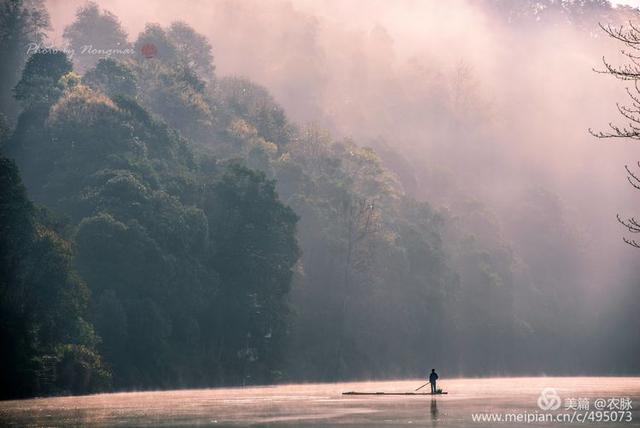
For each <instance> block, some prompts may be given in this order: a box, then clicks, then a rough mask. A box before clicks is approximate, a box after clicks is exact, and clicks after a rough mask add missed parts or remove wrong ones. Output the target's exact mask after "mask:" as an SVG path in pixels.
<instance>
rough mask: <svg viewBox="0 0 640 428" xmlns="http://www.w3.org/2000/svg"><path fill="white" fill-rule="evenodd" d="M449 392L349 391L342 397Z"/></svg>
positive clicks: (439, 393)
mask: <svg viewBox="0 0 640 428" xmlns="http://www.w3.org/2000/svg"><path fill="white" fill-rule="evenodd" d="M444 394H448V392H445V391H443V392H433V393H431V392H357V391H348V392H343V393H342V395H444Z"/></svg>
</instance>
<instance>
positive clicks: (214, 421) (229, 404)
mask: <svg viewBox="0 0 640 428" xmlns="http://www.w3.org/2000/svg"><path fill="white" fill-rule="evenodd" d="M419 382H420V380H415V379H414V380H407V381H387V382H361V383H335V384H301V385H278V386H269V387H246V388H216V389H200V390H178V391H144V392H131V393H115V394H98V395H88V396H83V397H55V398H40V399H32V400H16V401H0V426H2V427H4V426H8V427H21V428H22V427H42V426H56V427H57V426H60V427H62V426H64V427H67V426H71V427H75V426H78V427H80V426H81V427H105V426H136V427H141V426H142V427H156V426H159V425H161V426H252V425H260V426H270V427H272V428H285V427H291V426H309V427H315V428H318V427H332V426H336V425H341V426H342V425H349V426H352V427H354V428H355V427H363V428H364V427H367V428H368V427H371V426H374V425H375V426H379V425H380V424H381V423H382V424H384V425H385V426H406V425H407V421H412V422H413V423H414V424H415V425H414V426H431V427H438V428H463V427H464V428H478V427H479V425H478V423H476V422H474V421H473V420H472V415H473V414H477V413H483V412H492V413H493V412H496V413H506V412H513V411H514V410H513V409H517V411H522V412H536V411H539V407H538V405H537V399H538V398H539V396H540V391H542V390H543V389H544V388H547V387H554V388H556V389H557V390H558V391H560V394H561V395H562V397H589V398H590V399H591V400H593V399H595V398H596V397H602V398H612V397H629V398H630V399H631V400H632V402H633V422H634V423H635V422H636V421H637V420H640V406H636V403H640V378H638V377H636V378H612V377H608V378H595V377H590V378H553V377H541V378H497V379H451V380H448V381H447V390H448V391H449V395H444V396H438V397H426V396H413V397H407V396H382V395H378V396H375V395H374V396H365V397H362V396H343V395H342V392H343V391H396V392H404V391H412V390H414V389H415V386H416V384H419ZM438 401H440V403H438ZM580 426H581V427H582V428H586V427H589V426H593V427H602V426H603V425H602V424H597V423H585V424H582V425H580ZM607 426H609V427H620V428H626V427H628V426H629V423H626V422H617V423H613V422H612V423H611V424H610V425H607ZM501 427H503V428H520V427H521V424H520V425H518V424H503V425H501Z"/></svg>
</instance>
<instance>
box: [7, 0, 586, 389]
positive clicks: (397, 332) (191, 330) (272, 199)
mask: <svg viewBox="0 0 640 428" xmlns="http://www.w3.org/2000/svg"><path fill="white" fill-rule="evenodd" d="M0 14H1V19H2V22H3V23H7V22H11V23H12V25H13V26H14V27H12V28H13V29H12V31H14V32H19V33H20V34H23V35H29V34H33V35H39V36H38V37H42V36H41V34H43V33H44V31H45V30H46V29H47V25H48V21H47V13H46V9H45V8H44V6H43V4H42V3H41V2H26V1H24V2H23V1H20V0H13V1H7V2H4V3H2V9H0ZM34 17H35V18H37V19H35V18H34ZM25 37H28V36H25ZM64 37H65V41H66V42H67V43H68V46H72V47H75V48H76V55H75V56H73V57H70V55H68V54H67V53H65V51H63V50H50V51H39V52H35V53H32V54H29V55H26V52H25V51H24V49H23V46H22V45H21V44H15V43H13V42H12V41H11V40H9V39H8V38H6V37H5V38H3V39H2V41H1V43H2V50H3V52H7V53H11V56H10V57H9V56H8V57H7V58H11V60H10V61H7V62H3V66H2V69H1V70H0V71H1V72H2V73H3V76H2V81H3V84H4V83H5V82H8V81H11V79H13V83H12V86H11V87H12V88H14V89H12V93H13V95H14V99H13V100H9V99H5V97H4V95H5V93H4V92H3V98H2V99H1V101H2V103H3V104H2V108H3V116H2V118H3V123H4V124H5V125H4V126H3V128H4V130H3V132H2V145H1V150H2V155H3V156H4V157H3V158H2V170H1V174H2V194H1V197H2V206H1V209H2V212H1V214H0V218H1V221H2V224H1V227H2V231H3V232H2V234H3V237H5V236H6V237H9V239H4V238H3V242H2V248H1V254H0V256H1V263H2V266H1V271H2V278H0V280H1V283H0V286H1V290H0V293H1V294H0V299H1V302H0V303H1V304H2V315H1V318H0V323H1V324H0V331H1V334H2V337H1V342H2V344H3V349H10V350H11V352H7V353H4V354H3V357H2V360H1V367H0V373H1V376H2V378H1V379H0V382H1V384H2V398H7V397H9V396H10V395H19V396H30V395H40V394H50V393H84V392H89V391H95V390H100V389H108V388H115V389H134V388H135V389H145V388H170V387H171V388H176V387H198V386H214V385H243V384H263V383H270V382H278V381H285V380H286V381H293V380H320V381H328V380H337V379H351V378H371V377H376V378H384V377H401V376H416V375H422V374H423V373H424V371H425V369H426V368H430V367H426V365H425V364H429V365H430V366H431V365H433V366H437V367H439V368H441V370H442V371H445V372H448V373H451V374H466V375H475V374H502V373H531V372H534V373H537V372H538V370H540V367H542V366H544V361H545V358H546V357H545V356H544V354H545V350H546V349H550V348H551V347H553V346H556V345H558V343H559V342H560V341H561V340H562V341H566V340H567V337H570V339H569V340H571V343H570V344H569V345H566V343H565V346H563V348H562V349H560V350H559V351H558V354H557V355H556V356H555V358H556V361H557V365H556V366H555V367H557V368H558V370H560V369H565V370H567V369H568V370H571V369H572V368H570V367H568V366H567V365H566V364H565V363H566V362H567V361H569V359H570V358H571V356H572V354H573V353H574V352H575V350H576V349H578V350H583V349H586V348H584V343H582V339H583V336H579V337H578V336H576V337H575V338H571V336H572V335H573V334H574V333H578V331H579V327H580V326H579V325H577V323H578V321H577V320H575V321H576V324H566V325H565V331H564V332H563V333H562V334H559V333H557V332H554V330H553V329H554V328H555V326H557V325H558V324H559V323H560V322H562V321H561V320H564V319H565V316H564V315H566V312H564V313H563V311H568V312H569V313H571V311H572V310H573V309H572V308H573V306H571V305H572V304H573V305H577V304H579V302H578V303H576V302H575V301H573V303H572V300H573V297H572V296H571V295H570V292H568V291H567V292H566V295H562V291H561V290H560V289H559V287H558V284H559V282H560V281H562V275H563V273H562V272H570V271H571V269H570V268H569V267H570V263H571V261H570V260H568V259H567V260H565V259H563V257H565V254H566V253H565V252H564V250H562V249H560V250H557V251H558V254H557V255H556V256H554V259H555V260H556V262H557V263H558V266H559V267H558V269H553V270H552V271H549V269H548V266H547V265H546V264H545V263H546V260H547V259H546V258H545V260H540V265H536V262H537V260H536V259H535V255H534V254H530V255H528V254H527V249H528V248H532V247H535V248H539V247H540V246H542V247H545V248H547V249H548V250H549V251H554V249H556V248H557V247H556V246H557V245H558V244H559V243H560V242H563V241H564V242H568V243H569V244H567V245H571V244H570V243H571V242H573V241H571V240H572V239H573V235H571V234H572V233H573V232H572V231H571V228H570V227H568V223H567V224H565V223H563V222H564V221H565V220H564V219H563V215H564V214H563V213H562V208H561V207H560V206H559V204H558V203H557V201H556V200H555V197H554V195H552V194H550V193H549V192H545V191H544V190H540V189H538V190H531V191H530V192H529V193H527V195H526V198H524V199H523V201H524V202H523V204H522V206H521V211H520V212H521V214H522V216H523V217H525V216H526V217H527V218H529V217H531V216H532V217H535V218H537V219H538V220H539V221H540V222H541V223H543V225H542V226H540V230H541V231H543V232H541V233H539V234H537V235H536V236H535V240H536V241H535V242H534V241H527V240H528V239H530V240H532V239H533V238H532V237H531V235H528V234H527V235H526V236H523V237H522V239H518V240H517V241H516V243H515V244H513V243H512V242H509V241H507V240H506V239H505V237H504V236H503V235H502V234H503V231H504V228H505V227H507V229H509V227H511V228H512V230H510V233H511V232H513V233H511V234H512V235H513V234H516V233H517V231H518V228H519V227H520V226H521V224H520V221H519V217H518V216H516V217H514V218H513V219H512V222H511V223H508V224H507V225H506V226H505V225H504V224H501V225H500V224H498V221H497V220H496V219H495V217H494V216H493V214H492V213H491V212H489V210H487V209H486V207H485V206H483V205H482V203H478V202H477V201H473V200H467V199H463V200H459V201H457V202H456V203H455V204H451V205H449V207H448V208H447V209H443V208H439V205H437V204H436V203H433V204H432V203H429V200H430V198H432V199H433V200H434V201H437V203H438V204H439V203H440V202H441V201H442V200H443V198H442V197H441V193H440V191H442V189H441V188H438V182H437V180H434V181H433V182H432V183H431V184H430V185H431V186H432V187H431V188H429V189H425V190H421V191H418V190H416V189H413V191H408V190H407V189H410V188H411V179H410V177H411V176H413V177H415V176H416V175H420V174H421V175H422V176H421V178H420V180H421V183H422V185H424V183H428V181H429V180H428V178H424V177H431V176H430V173H429V171H422V172H419V173H418V172H416V171H414V170H412V169H411V167H406V165H407V161H406V159H405V158H404V157H403V156H402V155H401V154H399V153H398V152H397V151H395V150H394V149H392V148H390V146H388V145H387V144H386V143H383V142H378V143H377V144H374V145H376V147H377V149H376V150H374V149H372V148H369V147H367V146H366V145H365V144H363V143H362V142H359V141H354V140H351V139H342V138H337V137H335V136H333V135H332V134H331V133H330V132H328V131H327V130H325V129H323V128H322V127H321V126H311V125H309V126H302V125H300V124H296V123H294V122H292V121H291V120H289V119H288V117H287V112H286V111H285V110H284V109H283V107H281V106H280V105H279V104H278V103H277V102H276V101H275V100H274V98H273V97H272V96H271V95H270V93H269V91H268V90H267V89H265V88H264V87H262V86H260V85H258V84H256V83H254V82H252V81H251V80H249V79H247V78H244V77H240V76H221V75H218V74H217V73H216V66H215V62H214V58H215V55H216V52H213V51H212V48H211V46H210V44H209V41H208V40H207V38H206V37H204V36H203V35H201V34H198V33H197V32H196V31H194V30H193V29H192V28H191V27H190V26H189V25H187V24H186V23H184V22H175V23H173V24H171V25H169V26H166V27H165V26H161V25H158V24H152V23H150V24H147V25H146V27H145V30H144V31H143V32H141V33H140V34H138V35H137V36H136V35H130V34H127V32H126V30H125V29H124V28H123V27H122V26H121V25H120V23H119V20H118V18H117V17H116V16H115V15H113V14H111V13H109V12H107V11H104V10H101V8H100V7H98V5H96V4H94V3H88V5H86V6H84V7H83V8H81V9H80V10H78V12H77V17H76V20H75V22H74V23H72V24H71V25H69V26H68V27H67V28H66V29H65V31H64ZM10 42H11V43H10ZM101 43H102V45H101ZM87 44H91V45H93V46H94V47H96V48H101V49H108V48H109V47H112V46H114V45H117V46H118V47H119V49H123V50H125V49H130V50H131V52H133V54H131V55H111V56H110V57H109V58H101V56H100V55H93V56H91V55H84V56H81V55H78V51H79V50H80V49H81V48H80V47H81V46H83V45H87ZM12 76H15V78H14V77H12ZM425 132H428V131H425ZM380 152H381V153H382V156H383V159H384V160H383V159H381V157H380V155H379V153H380ZM9 159H11V160H9ZM403 173H406V176H405V177H403V176H402V175H403ZM433 176H434V177H435V176H437V174H435V175H433ZM22 182H24V186H23V185H22V184H21V183H22ZM416 186H417V185H416ZM25 188H26V191H25ZM532 212H533V213H534V214H533V215H532V214H531V213H532ZM547 217H548V218H547ZM548 221H550V222H551V223H554V224H557V225H558V226H557V228H558V229H557V230H549V229H547V228H546V225H547V223H548ZM532 227H536V226H535V225H532ZM32 248H33V249H34V250H32ZM547 255H548V254H547ZM521 257H522V258H524V261H523V259H522V258H521ZM568 266H569V267H568ZM530 270H535V271H536V272H538V271H540V272H543V273H542V274H536V275H531V274H530ZM544 272H547V273H549V276H548V277H544ZM558 272H560V274H558ZM558 275H560V276H558ZM522 301H526V302H528V305H524V306H523V305H522V304H521V303H520V304H518V303H517V302H522ZM16 302H18V304H16ZM565 304H567V305H569V306H564V308H563V305H565ZM584 367H585V366H584V365H577V366H576V367H574V368H573V370H576V371H579V370H581V369H583V368H584ZM10 384H11V385H12V388H7V387H6V385H10ZM16 385H19V387H16Z"/></svg>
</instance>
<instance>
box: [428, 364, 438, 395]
mask: <svg viewBox="0 0 640 428" xmlns="http://www.w3.org/2000/svg"><path fill="white" fill-rule="evenodd" d="M437 380H438V373H436V369H431V374H430V375H429V383H430V384H431V393H432V394H435V393H436V381H437Z"/></svg>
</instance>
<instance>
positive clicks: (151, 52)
mask: <svg viewBox="0 0 640 428" xmlns="http://www.w3.org/2000/svg"><path fill="white" fill-rule="evenodd" d="M140 52H142V56H144V57H145V58H147V59H148V58H153V57H154V56H156V55H157V54H158V49H157V48H156V45H154V44H153V43H145V44H144V45H142V48H141V49H140Z"/></svg>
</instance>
